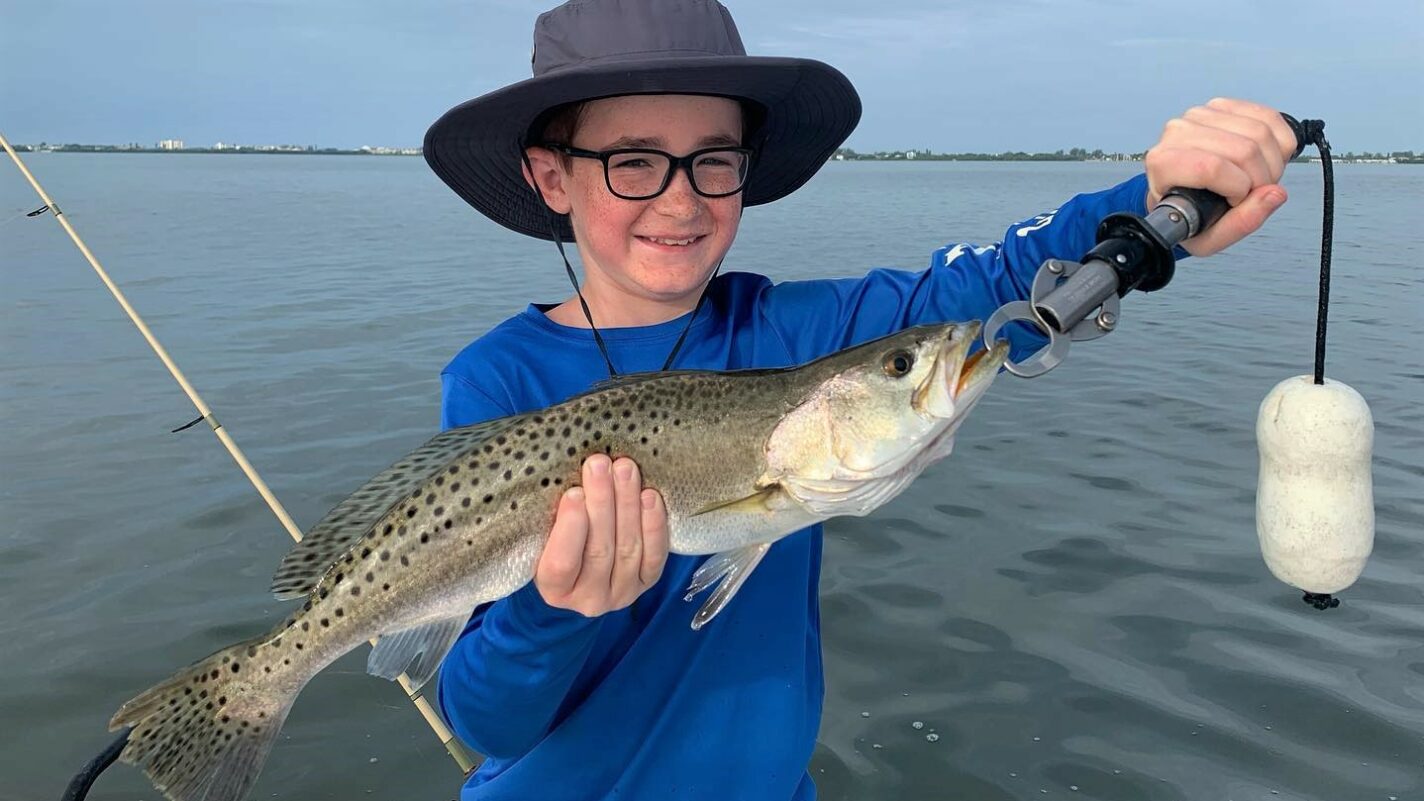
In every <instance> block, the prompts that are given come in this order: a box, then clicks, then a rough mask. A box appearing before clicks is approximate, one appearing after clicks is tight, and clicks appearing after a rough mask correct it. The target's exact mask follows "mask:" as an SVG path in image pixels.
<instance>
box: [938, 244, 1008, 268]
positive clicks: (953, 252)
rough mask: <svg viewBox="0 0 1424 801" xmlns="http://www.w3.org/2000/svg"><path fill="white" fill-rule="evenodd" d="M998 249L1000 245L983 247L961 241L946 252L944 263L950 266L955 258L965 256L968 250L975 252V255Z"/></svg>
mask: <svg viewBox="0 0 1424 801" xmlns="http://www.w3.org/2000/svg"><path fill="white" fill-rule="evenodd" d="M998 249H999V246H998V245H985V246H983V247H975V246H974V245H966V244H963V243H961V244H958V245H955V246H954V247H952V248H950V249H949V250H948V251H947V252H946V253H945V254H944V263H945V266H949V265H950V264H951V263H953V262H954V260H955V259H957V258H959V257H960V256H963V255H964V254H965V253H967V252H973V253H974V255H975V256H983V255H984V254H985V253H990V252H992V251H995V250H998Z"/></svg>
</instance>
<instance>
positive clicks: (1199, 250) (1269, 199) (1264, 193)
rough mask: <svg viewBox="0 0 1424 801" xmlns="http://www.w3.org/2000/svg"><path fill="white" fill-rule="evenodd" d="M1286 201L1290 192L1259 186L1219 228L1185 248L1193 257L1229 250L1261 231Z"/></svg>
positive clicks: (1191, 240)
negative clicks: (1268, 219)
mask: <svg viewBox="0 0 1424 801" xmlns="http://www.w3.org/2000/svg"><path fill="white" fill-rule="evenodd" d="M1285 201H1286V191H1285V190H1284V189H1282V188H1281V187H1279V186H1276V185H1274V184H1272V185H1269V186H1258V187H1256V188H1255V189H1254V190H1252V192H1251V194H1250V196H1248V197H1247V198H1246V200H1244V201H1242V202H1241V203H1239V204H1237V206H1236V207H1235V208H1233V209H1231V211H1228V212H1227V213H1226V214H1225V215H1223V216H1222V218H1221V219H1220V220H1217V221H1216V224H1215V225H1213V226H1212V227H1210V228H1208V229H1206V231H1204V232H1202V233H1201V234H1199V235H1197V236H1195V237H1193V238H1191V239H1188V240H1187V241H1185V242H1183V243H1182V247H1184V248H1186V249H1187V252H1188V253H1191V254H1192V255H1193V256H1210V255H1211V254H1213V253H1217V252H1220V251H1222V250H1225V249H1226V248H1228V247H1230V246H1231V245H1234V244H1236V243H1237V242H1239V241H1241V240H1242V239H1244V238H1245V237H1246V236H1248V235H1250V234H1251V233H1252V232H1254V231H1255V230H1256V229H1258V228H1260V227H1261V226H1262V225H1263V224H1264V223H1265V222H1266V219H1267V218H1269V217H1270V216H1271V215H1272V214H1274V213H1275V211H1276V209H1278V208H1280V207H1281V204H1283V203H1285Z"/></svg>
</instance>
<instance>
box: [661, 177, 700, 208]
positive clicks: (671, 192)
mask: <svg viewBox="0 0 1424 801" xmlns="http://www.w3.org/2000/svg"><path fill="white" fill-rule="evenodd" d="M653 207H654V208H655V209H656V210H657V211H658V213H660V214H665V215H667V216H669V217H682V218H687V217H695V216H697V215H698V214H699V213H700V212H701V211H702V198H701V196H699V195H698V194H697V192H695V191H693V189H692V178H691V177H690V176H688V174H687V170H684V169H677V170H673V172H672V177H671V178H669V179H668V185H667V189H664V190H663V193H662V194H661V195H658V196H657V197H655V198H653Z"/></svg>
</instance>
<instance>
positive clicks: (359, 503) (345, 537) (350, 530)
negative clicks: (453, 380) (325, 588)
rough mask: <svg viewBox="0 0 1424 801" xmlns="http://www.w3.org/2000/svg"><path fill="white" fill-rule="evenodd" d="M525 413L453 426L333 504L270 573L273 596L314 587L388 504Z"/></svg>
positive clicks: (291, 594)
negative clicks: (273, 573)
mask: <svg viewBox="0 0 1424 801" xmlns="http://www.w3.org/2000/svg"><path fill="white" fill-rule="evenodd" d="M525 417H527V415H515V416H511V417H501V418H498V419H495V420H489V421H486V422H483V423H477V424H475V425H472V426H465V427H463V428H452V429H450V430H449V431H445V432H442V433H440V434H437V435H436V436H434V437H432V438H431V439H430V441H428V442H426V443H425V444H424V445H422V446H420V447H419V448H416V449H415V450H413V451H411V452H410V453H408V454H406V455H405V457H404V458H402V459H401V460H400V461H398V462H396V463H395V464H393V465H391V466H390V467H388V468H386V469H385V470H383V471H381V473H380V474H379V475H377V476H376V477H375V478H372V479H371V480H370V481H367V482H366V484H365V486H363V487H361V488H360V489H358V490H356V491H355V492H353V493H351V495H349V496H347V498H346V500H344V501H342V502H341V503H339V504H337V505H336V506H335V507H334V508H333V509H332V510H331V511H329V512H327V513H326V516H325V517H323V518H322V519H321V521H320V522H318V523H317V524H316V525H314V526H312V527H311V529H310V530H308V531H307V533H306V535H305V536H303V537H302V540H301V542H298V543H297V544H296V545H294V546H293V547H292V549H291V550H290V551H288V552H287V555H286V556H285V557H283V559H282V564H281V566H279V567H278V568H277V573H276V575H275V576H273V577H272V594H273V595H275V596H277V598H279V599H282V600H290V599H292V598H300V597H302V596H303V595H306V594H307V593H309V592H311V591H312V588H314V587H315V586H316V585H317V583H318V582H320V581H321V578H322V576H324V575H326V571H327V569H328V568H330V567H331V564H332V563H333V562H335V561H336V560H337V559H338V558H340V557H341V555H342V554H344V553H345V552H346V551H347V550H349V549H350V548H351V546H352V545H354V544H355V543H356V542H358V541H359V540H360V539H361V538H362V537H364V536H366V532H368V531H370V530H371V529H372V528H373V527H374V526H375V525H376V523H377V522H379V521H380V520H381V518H383V517H384V516H385V515H386V513H387V512H389V511H390V510H391V507H393V506H395V505H396V504H397V503H399V502H400V501H401V500H402V499H404V498H408V497H410V495H411V494H412V493H413V492H415V491H416V490H417V489H418V488H420V487H421V486H424V484H425V483H426V482H427V481H430V480H431V479H433V478H434V477H435V475H436V474H437V473H439V472H440V471H442V470H444V469H446V466H447V465H449V463H450V462H452V461H454V460H455V459H456V458H458V457H459V456H460V454H463V453H465V452H468V451H470V450H473V449H474V448H476V447H478V446H479V445H480V444H481V443H483V442H484V441H485V440H487V439H490V438H491V437H493V436H495V435H497V434H499V433H500V432H502V431H505V430H507V429H509V428H511V427H513V426H515V425H516V424H518V423H519V422H520V421H522V420H523V419H524V418H525Z"/></svg>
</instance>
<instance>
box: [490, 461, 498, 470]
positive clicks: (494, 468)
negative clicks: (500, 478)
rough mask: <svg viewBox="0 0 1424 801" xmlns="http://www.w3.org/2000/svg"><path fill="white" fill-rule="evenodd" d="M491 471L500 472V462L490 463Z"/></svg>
mask: <svg viewBox="0 0 1424 801" xmlns="http://www.w3.org/2000/svg"><path fill="white" fill-rule="evenodd" d="M489 469H491V470H498V469H499V462H490V463H489Z"/></svg>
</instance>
